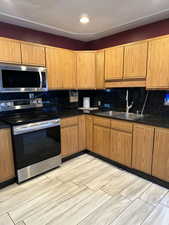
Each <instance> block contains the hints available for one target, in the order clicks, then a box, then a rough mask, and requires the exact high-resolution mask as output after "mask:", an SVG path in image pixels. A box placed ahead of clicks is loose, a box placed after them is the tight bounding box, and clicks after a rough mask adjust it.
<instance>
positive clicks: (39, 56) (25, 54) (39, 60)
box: [21, 42, 46, 66]
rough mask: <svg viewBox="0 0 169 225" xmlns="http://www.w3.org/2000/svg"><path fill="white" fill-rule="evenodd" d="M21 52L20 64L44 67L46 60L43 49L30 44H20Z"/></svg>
mask: <svg viewBox="0 0 169 225" xmlns="http://www.w3.org/2000/svg"><path fill="white" fill-rule="evenodd" d="M21 52H22V64H25V65H33V66H45V64H46V62H45V61H46V60H45V48H44V47H42V46H40V45H36V44H32V43H22V42H21Z"/></svg>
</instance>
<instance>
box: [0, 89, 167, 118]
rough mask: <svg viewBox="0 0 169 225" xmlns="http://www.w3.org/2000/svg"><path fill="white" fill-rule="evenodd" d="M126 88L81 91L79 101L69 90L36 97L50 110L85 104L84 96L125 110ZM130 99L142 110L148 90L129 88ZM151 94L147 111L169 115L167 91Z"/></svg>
mask: <svg viewBox="0 0 169 225" xmlns="http://www.w3.org/2000/svg"><path fill="white" fill-rule="evenodd" d="M126 90H127V89H126V88H117V89H107V90H92V91H89V90H88V91H86V90H85V91H79V103H78V104H77V103H69V91H49V92H39V93H34V94H35V97H42V99H43V101H44V104H45V107H46V109H47V110H48V108H49V110H51V109H53V110H64V109H72V108H77V107H78V106H82V105H83V97H90V98H91V106H97V105H98V101H101V108H102V109H114V110H123V111H124V110H125V104H126V101H125V98H126ZM128 90H129V101H130V102H132V101H134V105H133V108H132V109H131V112H136V111H137V110H139V111H141V110H142V107H143V103H144V100H145V97H146V93H147V91H146V90H145V89H144V88H129V89H128ZM148 92H149V96H148V100H147V104H146V107H145V113H149V114H164V115H166V116H169V106H164V97H165V94H166V93H169V92H167V91H148ZM27 98H29V93H0V100H11V99H27Z"/></svg>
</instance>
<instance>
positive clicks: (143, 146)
mask: <svg viewBox="0 0 169 225" xmlns="http://www.w3.org/2000/svg"><path fill="white" fill-rule="evenodd" d="M154 130H155V129H154V127H151V126H146V125H140V124H135V125H134V129H133V157H132V167H133V168H134V169H137V170H140V171H142V172H144V173H147V174H151V172H152V171H151V170H152V169H151V168H152V156H153V146H154Z"/></svg>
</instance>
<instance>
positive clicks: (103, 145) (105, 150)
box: [93, 125, 110, 158]
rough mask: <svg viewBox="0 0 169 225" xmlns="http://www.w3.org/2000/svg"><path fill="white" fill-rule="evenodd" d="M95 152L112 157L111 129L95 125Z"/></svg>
mask: <svg viewBox="0 0 169 225" xmlns="http://www.w3.org/2000/svg"><path fill="white" fill-rule="evenodd" d="M93 151H94V152H95V153H97V154H99V155H102V156H104V157H107V158H109V155H110V128H106V127H101V126H97V125H94V137H93Z"/></svg>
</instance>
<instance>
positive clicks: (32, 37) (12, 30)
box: [0, 22, 86, 50]
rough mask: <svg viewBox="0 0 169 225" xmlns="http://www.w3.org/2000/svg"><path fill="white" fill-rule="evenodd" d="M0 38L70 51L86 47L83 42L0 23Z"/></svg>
mask: <svg viewBox="0 0 169 225" xmlns="http://www.w3.org/2000/svg"><path fill="white" fill-rule="evenodd" d="M0 36H2V37H9V38H14V39H17V40H22V41H30V42H36V43H40V44H45V45H51V46H55V47H61V48H67V49H72V50H83V49H85V47H86V43H85V42H83V41H78V40H74V39H71V38H66V37H62V36H57V35H53V34H49V33H45V32H40V31H35V30H32V29H28V28H23V27H19V26H15V25H11V24H7V23H2V22H0Z"/></svg>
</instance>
